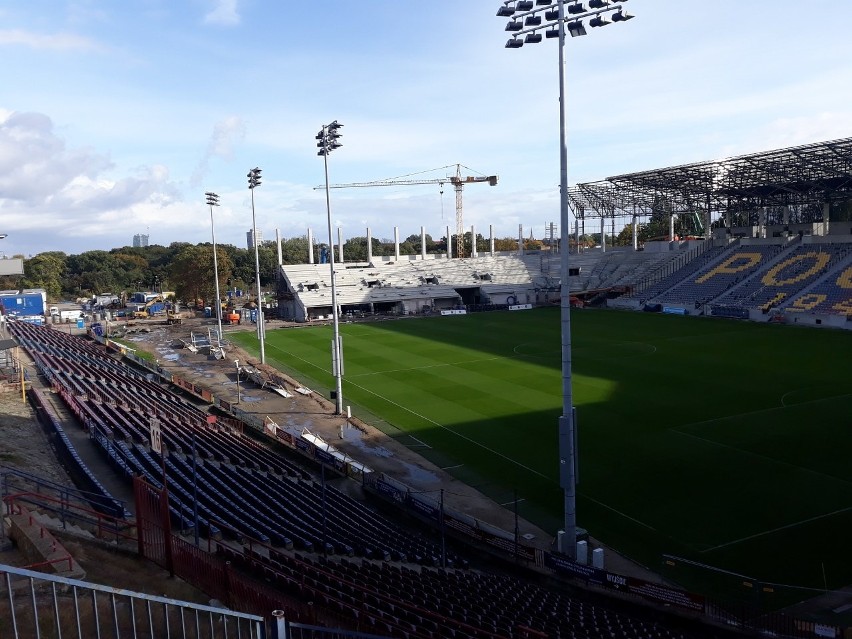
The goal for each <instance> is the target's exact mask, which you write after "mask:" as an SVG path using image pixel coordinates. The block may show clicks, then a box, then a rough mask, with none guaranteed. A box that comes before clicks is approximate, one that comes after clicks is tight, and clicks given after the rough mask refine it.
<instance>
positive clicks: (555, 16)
mask: <svg viewBox="0 0 852 639" xmlns="http://www.w3.org/2000/svg"><path fill="white" fill-rule="evenodd" d="M544 19H545V20H548V21H550V20H559V11H558V10H556V9H554V10H553V11H545V12H544Z"/></svg>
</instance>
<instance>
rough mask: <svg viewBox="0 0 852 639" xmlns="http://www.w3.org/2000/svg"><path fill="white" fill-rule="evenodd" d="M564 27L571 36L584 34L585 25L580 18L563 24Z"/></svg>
mask: <svg viewBox="0 0 852 639" xmlns="http://www.w3.org/2000/svg"><path fill="white" fill-rule="evenodd" d="M565 28H566V29H567V30H568V33H569V34H570V35H571V37H572V38H576V37H577V36H584V35H586V27H585V26H583V21H582V20H576V21H574V22H569V23H568V24H566V25H565Z"/></svg>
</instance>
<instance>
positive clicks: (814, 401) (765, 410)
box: [670, 393, 852, 432]
mask: <svg viewBox="0 0 852 639" xmlns="http://www.w3.org/2000/svg"><path fill="white" fill-rule="evenodd" d="M850 396H852V393H844V394H842V395H832V396H831V397H820V398H819V399H810V400H808V401H806V402H799V403H798V404H794V406H807V405H808V404H818V403H819V402H826V401H828V400H831V399H842V398H844V397H850ZM785 408H787V407H786V406H770V407H769V408H759V409H758V410H751V411H748V412H746V413H737V414H736V415H722V416H721V417H714V418H712V419H704V420H701V421H700V422H690V423H689V424H681V425H680V426H678V427H677V428H688V427H690V426H703V425H705V424H712V423H713V422H721V421H724V420H726V419H733V418H735V417H749V416H751V415H760V414H761V413H772V412H775V411H778V410H784V409H785ZM670 430H675V429H670ZM675 432H680V431H675Z"/></svg>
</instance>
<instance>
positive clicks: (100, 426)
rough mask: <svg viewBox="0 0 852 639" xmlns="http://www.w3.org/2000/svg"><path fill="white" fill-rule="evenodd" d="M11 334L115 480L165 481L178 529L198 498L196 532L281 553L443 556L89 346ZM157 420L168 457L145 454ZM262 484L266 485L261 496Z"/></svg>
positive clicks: (24, 331)
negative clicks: (251, 541)
mask: <svg viewBox="0 0 852 639" xmlns="http://www.w3.org/2000/svg"><path fill="white" fill-rule="evenodd" d="M10 330H11V331H12V332H13V334H14V335H16V337H18V339H19V340H20V341H21V343H22V344H23V345H25V346H26V347H27V349H28V350H29V351H30V353H31V354H32V356H33V359H34V360H35V362H36V364H37V366H38V367H39V369H40V370H41V371H42V372H43V373H44V374H45V376H46V377H47V378H48V379H49V380H50V381H51V382H52V383H53V384H54V385H55V387H57V388H59V389H61V391H62V395H63V398H65V400H66V401H67V403H68V405H69V408H71V410H72V411H73V412H74V413H75V414H76V416H77V417H78V419H79V420H80V422H81V423H82V424H83V426H84V427H85V428H87V429H88V430H89V432H90V433H91V436H92V437H93V438H94V439H95V441H96V442H97V443H98V444H99V445H100V447H101V448H102V450H103V454H104V455H105V456H106V458H107V459H108V461H109V463H110V465H111V466H112V467H113V468H114V470H115V471H116V473H117V474H119V475H120V476H122V477H124V478H125V479H127V480H130V479H131V478H132V477H133V476H134V475H143V476H145V477H146V478H147V479H148V481H150V482H151V483H152V484H153V485H156V486H158V485H162V478H163V476H164V475H165V477H166V481H167V482H168V485H169V489H170V491H172V495H173V497H172V499H171V500H170V505H171V508H172V512H173V514H175V516H176V520H177V521H176V523H177V525H178V527H179V529H182V530H188V529H190V528H192V523H191V518H190V514H191V513H192V512H193V507H192V504H193V503H194V502H195V503H197V504H198V512H199V524H200V528H201V529H202V530H203V531H204V533H205V534H208V535H211V536H218V535H220V534H228V531H233V534H234V535H236V536H239V535H248V536H251V537H253V538H255V539H259V540H264V541H272V542H273V543H277V544H280V545H281V546H284V547H287V546H290V547H292V546H294V545H295V546H296V547H298V548H301V549H303V550H308V551H315V550H318V549H323V548H325V550H326V551H327V552H332V553H342V554H346V555H351V554H354V553H360V554H363V555H364V556H367V557H379V558H386V559H389V560H390V559H392V560H397V561H401V560H406V561H421V562H423V563H426V564H430V565H431V564H434V563H435V561H436V557H439V556H440V550H439V549H438V548H437V547H436V546H435V545H434V544H432V543H431V542H427V541H425V540H424V539H423V538H421V537H420V536H419V535H417V534H415V533H412V532H411V531H403V530H402V529H399V528H397V527H395V526H394V525H393V524H391V523H390V522H387V521H384V520H382V519H380V518H378V517H377V516H376V515H375V513H373V512H372V511H370V510H369V509H368V508H367V507H366V506H365V505H364V504H362V503H361V502H357V501H354V500H352V499H351V498H348V497H346V496H345V495H343V494H342V493H338V492H337V491H336V490H335V489H334V488H333V487H331V486H325V487H322V486H320V485H318V484H316V483H315V482H314V481H313V480H312V479H310V475H309V474H308V473H306V472H305V471H304V470H301V469H299V468H297V467H296V466H295V465H294V464H292V463H291V462H288V461H286V460H285V459H284V458H283V457H281V456H279V455H277V454H275V453H273V452H272V451H271V450H269V449H268V448H266V447H264V446H262V445H260V444H259V443H258V442H256V441H254V440H252V439H251V438H249V437H247V436H245V435H243V434H240V433H236V432H231V431H230V430H228V429H227V428H222V427H221V426H220V425H219V424H213V425H210V424H208V421H207V418H208V414H207V413H205V412H203V411H201V410H200V409H199V408H197V407H196V406H194V405H193V404H191V403H190V402H188V401H186V400H184V399H182V398H180V397H179V396H177V395H175V394H173V393H169V392H166V391H165V390H164V389H162V388H160V387H159V386H158V385H157V384H155V383H153V382H150V381H149V380H148V379H146V378H145V377H144V376H141V375H138V374H136V373H134V372H132V371H130V369H127V368H126V367H124V366H122V365H120V364H118V363H117V362H115V360H113V359H111V358H110V357H108V356H107V355H105V354H104V353H103V352H100V351H99V350H98V349H97V348H96V347H92V346H91V345H90V344H89V343H88V342H86V341H85V340H82V339H80V338H78V337H73V336H69V335H66V334H64V333H60V332H58V331H53V330H51V329H49V328H45V327H39V326H34V325H31V324H26V323H23V322H16V323H14V324H13V325H12V326H11V327H10ZM151 417H156V418H157V419H158V420H159V422H160V423H161V428H162V439H163V441H164V442H165V444H166V449H167V450H168V451H169V453H170V454H169V455H168V456H167V457H166V458H165V460H163V459H162V458H161V457H160V455H159V454H158V453H156V452H154V451H152V450H150V449H149V441H150V431H149V428H150V419H151ZM193 450H195V452H196V454H197V457H196V462H197V468H198V470H199V476H200V477H201V478H202V481H199V482H197V483H195V484H193V482H192V480H191V477H192V475H193V474H192V472H191V468H190V467H189V466H190V465H191V462H190V461H188V460H190V459H191V458H192V451H193ZM258 486H266V487H267V488H266V491H265V494H264V495H263V496H262V498H260V497H259V496H258V494H257V487H258ZM196 496H197V499H196ZM247 505H250V506H251V507H250V508H247V507H246V506H247ZM323 513H325V517H326V518H327V520H328V521H327V522H324V521H323ZM367 524H369V525H367ZM223 531H224V533H223ZM324 544H325V546H324ZM451 561H453V562H455V561H456V560H455V558H451Z"/></svg>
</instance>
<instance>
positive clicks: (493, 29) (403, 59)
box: [0, 0, 852, 255]
mask: <svg viewBox="0 0 852 639" xmlns="http://www.w3.org/2000/svg"><path fill="white" fill-rule="evenodd" d="M500 4H501V2H499V1H493V0H432V1H430V2H402V1H399V0H397V1H395V2H391V1H388V0H373V1H372V2H363V1H360V2H359V1H356V0H325V1H323V2H292V1H288V0H279V1H277V2H261V1H260V0H122V1H121V2H115V1H107V0H103V1H98V0H74V1H69V2H62V1H61V0H29V1H28V2H26V3H23V2H20V3H8V2H7V3H4V4H3V5H0V56H2V60H3V64H2V65H0V86H2V91H0V233H7V234H8V238H7V239H5V240H3V241H2V242H0V251H3V252H5V254H7V255H13V254H18V253H23V254H25V255H31V254H36V253H39V252H42V251H48V250H61V251H65V252H67V253H80V252H82V251H86V250H92V249H109V248H113V247H117V246H123V245H127V244H130V243H131V240H132V237H133V235H134V234H135V233H145V232H148V233H149V234H150V238H151V242H152V243H157V244H165V245H168V244H169V243H171V242H174V241H188V242H193V243H195V242H201V241H207V240H209V238H210V216H209V209H208V208H207V207H206V206H205V205H204V192H205V191H209V190H212V191H215V192H217V193H218V194H219V195H220V198H221V204H222V206H221V207H219V208H218V209H216V211H215V215H216V218H215V219H216V236H217V240H218V241H219V242H223V243H231V244H236V245H238V246H245V233H246V231H247V230H248V229H249V228H250V227H251V209H250V200H249V191H248V188H247V184H246V173H247V171H248V170H249V169H251V168H252V167H254V166H259V167H261V169H263V176H264V180H263V185H262V186H261V187H260V188H259V189H258V190H257V192H256V212H257V225H258V228H259V229H260V230H261V231H262V232H263V234H264V237H265V238H266V239H272V238H274V234H275V229H276V228H278V229H280V232H281V235H282V236H283V237H292V236H296V235H304V234H305V233H306V229H307V228H308V227H309V226H310V227H312V228H313V230H314V233H315V235H316V236H318V237H324V236H326V234H327V230H326V210H325V199H324V194H323V192H321V191H315V190H314V189H313V187H314V186H316V185H319V184H321V183H322V182H323V180H324V177H323V164H322V159H321V158H319V157H317V155H316V147H315V142H316V141H315V140H314V136H315V134H316V133H317V131H318V130H319V128H320V127H321V126H322V125H323V124H326V123H328V122H330V121H332V120H335V119H337V120H339V121H340V122H342V123H343V124H344V128H343V134H344V136H343V140H342V141H343V144H344V146H343V148H341V149H339V150H338V151H336V152H335V153H334V154H332V155H331V157H330V162H329V171H330V182H331V183H349V182H361V181H372V180H380V179H384V178H392V177H398V176H403V175H408V174H412V173H418V174H421V175H420V177H424V178H436V179H437V178H439V177H443V176H446V175H448V174H450V173H452V172H453V171H454V168H453V167H452V165H454V164H456V163H461V164H462V165H464V166H465V167H469V170H468V169H462V173H463V175H480V174H484V175H490V174H497V175H499V183H498V185H497V186H496V187H493V188H492V187H489V186H487V185H485V184H474V185H470V186H468V187H467V188H466V189H465V191H464V215H465V225H466V227H468V228H469V226H470V225H471V224H475V225H476V227H477V231H479V232H482V233H483V234H486V235H487V232H488V225H489V224H492V225H493V226H494V229H495V233H496V234H497V236H498V237H505V236H512V237H516V236H517V233H518V225H519V224H523V225H524V228H525V232H524V234H525V235H526V236H528V235H529V234H530V232H532V234H533V235H534V236H535V237H538V238H541V237H543V236H544V233H545V224H547V223H548V222H556V223H558V221H559V202H558V183H559V145H558V132H559V129H558V103H557V98H558V64H557V60H558V58H557V54H558V51H557V46H556V42H555V41H554V40H545V41H544V42H542V43H541V44H539V45H528V46H525V47H523V48H521V49H505V48H504V44H505V42H506V39H507V34H506V32H505V31H504V27H505V23H506V19H504V18H498V17H496V11H497V8H498V7H499V6H500ZM624 8H625V9H626V10H628V11H629V12H630V13H632V14H634V15H635V16H636V19H634V20H631V21H629V22H626V23H621V24H613V25H610V26H607V27H605V28H603V29H595V30H592V29H589V35H588V36H586V37H583V38H575V39H572V40H569V41H568V43H567V45H566V59H567V63H566V80H567V90H568V100H567V107H568V148H569V183H570V184H575V183H577V182H582V181H591V180H597V179H602V178H605V177H606V176H608V175H616V174H620V173H626V172H631V171H640V170H646V169H653V168H659V167H664V166H670V165H674V164H682V163H687V162H694V161H700V160H710V159H715V158H720V157H726V156H730V155H737V154H741V153H750V152H754V151H761V150H768V149H773V148H779V147H784V146H790V145H796V144H805V143H810V142H819V141H824V140H830V139H836V138H843V137H849V136H850V135H852V125H850V122H852V64H850V58H852V55H851V54H852V38H850V37H849V34H848V25H849V24H852V2H847V1H845V0H844V1H841V2H837V1H834V2H828V1H825V0H811V2H808V3H806V4H803V3H801V2H796V3H794V2H791V1H788V0H778V1H775V2H768V1H760V0H750V1H744V0H714V1H713V2H709V1H705V2H698V1H696V0H680V1H678V2H672V1H670V0H629V2H626V3H625V4H624ZM804 9H807V12H806V11H805V10H804ZM447 166H450V168H444V169H441V170H438V171H431V169H436V168H437V167H447ZM331 207H332V219H333V223H334V224H335V226H338V225H339V226H340V227H342V230H343V234H344V237H351V236H355V235H364V234H365V228H366V227H367V226H370V227H371V229H372V231H373V235H374V236H375V237H380V238H387V237H392V234H393V226H394V225H397V226H399V227H400V234H401V236H402V237H406V236H407V235H411V234H413V233H419V229H420V226H421V225H424V226H425V227H426V230H427V232H428V233H431V234H432V235H433V236H436V237H441V236H443V234H444V228H445V227H446V226H447V225H448V224H449V225H451V226H454V224H455V199H454V194H453V191H452V188H451V187H448V186H445V188H444V193H443V196H442V195H441V194H440V192H439V187H438V186H437V185H427V186H417V187H413V186H405V187H402V186H400V187H386V188H365V189H345V190H344V189H335V190H332V191H331Z"/></svg>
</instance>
